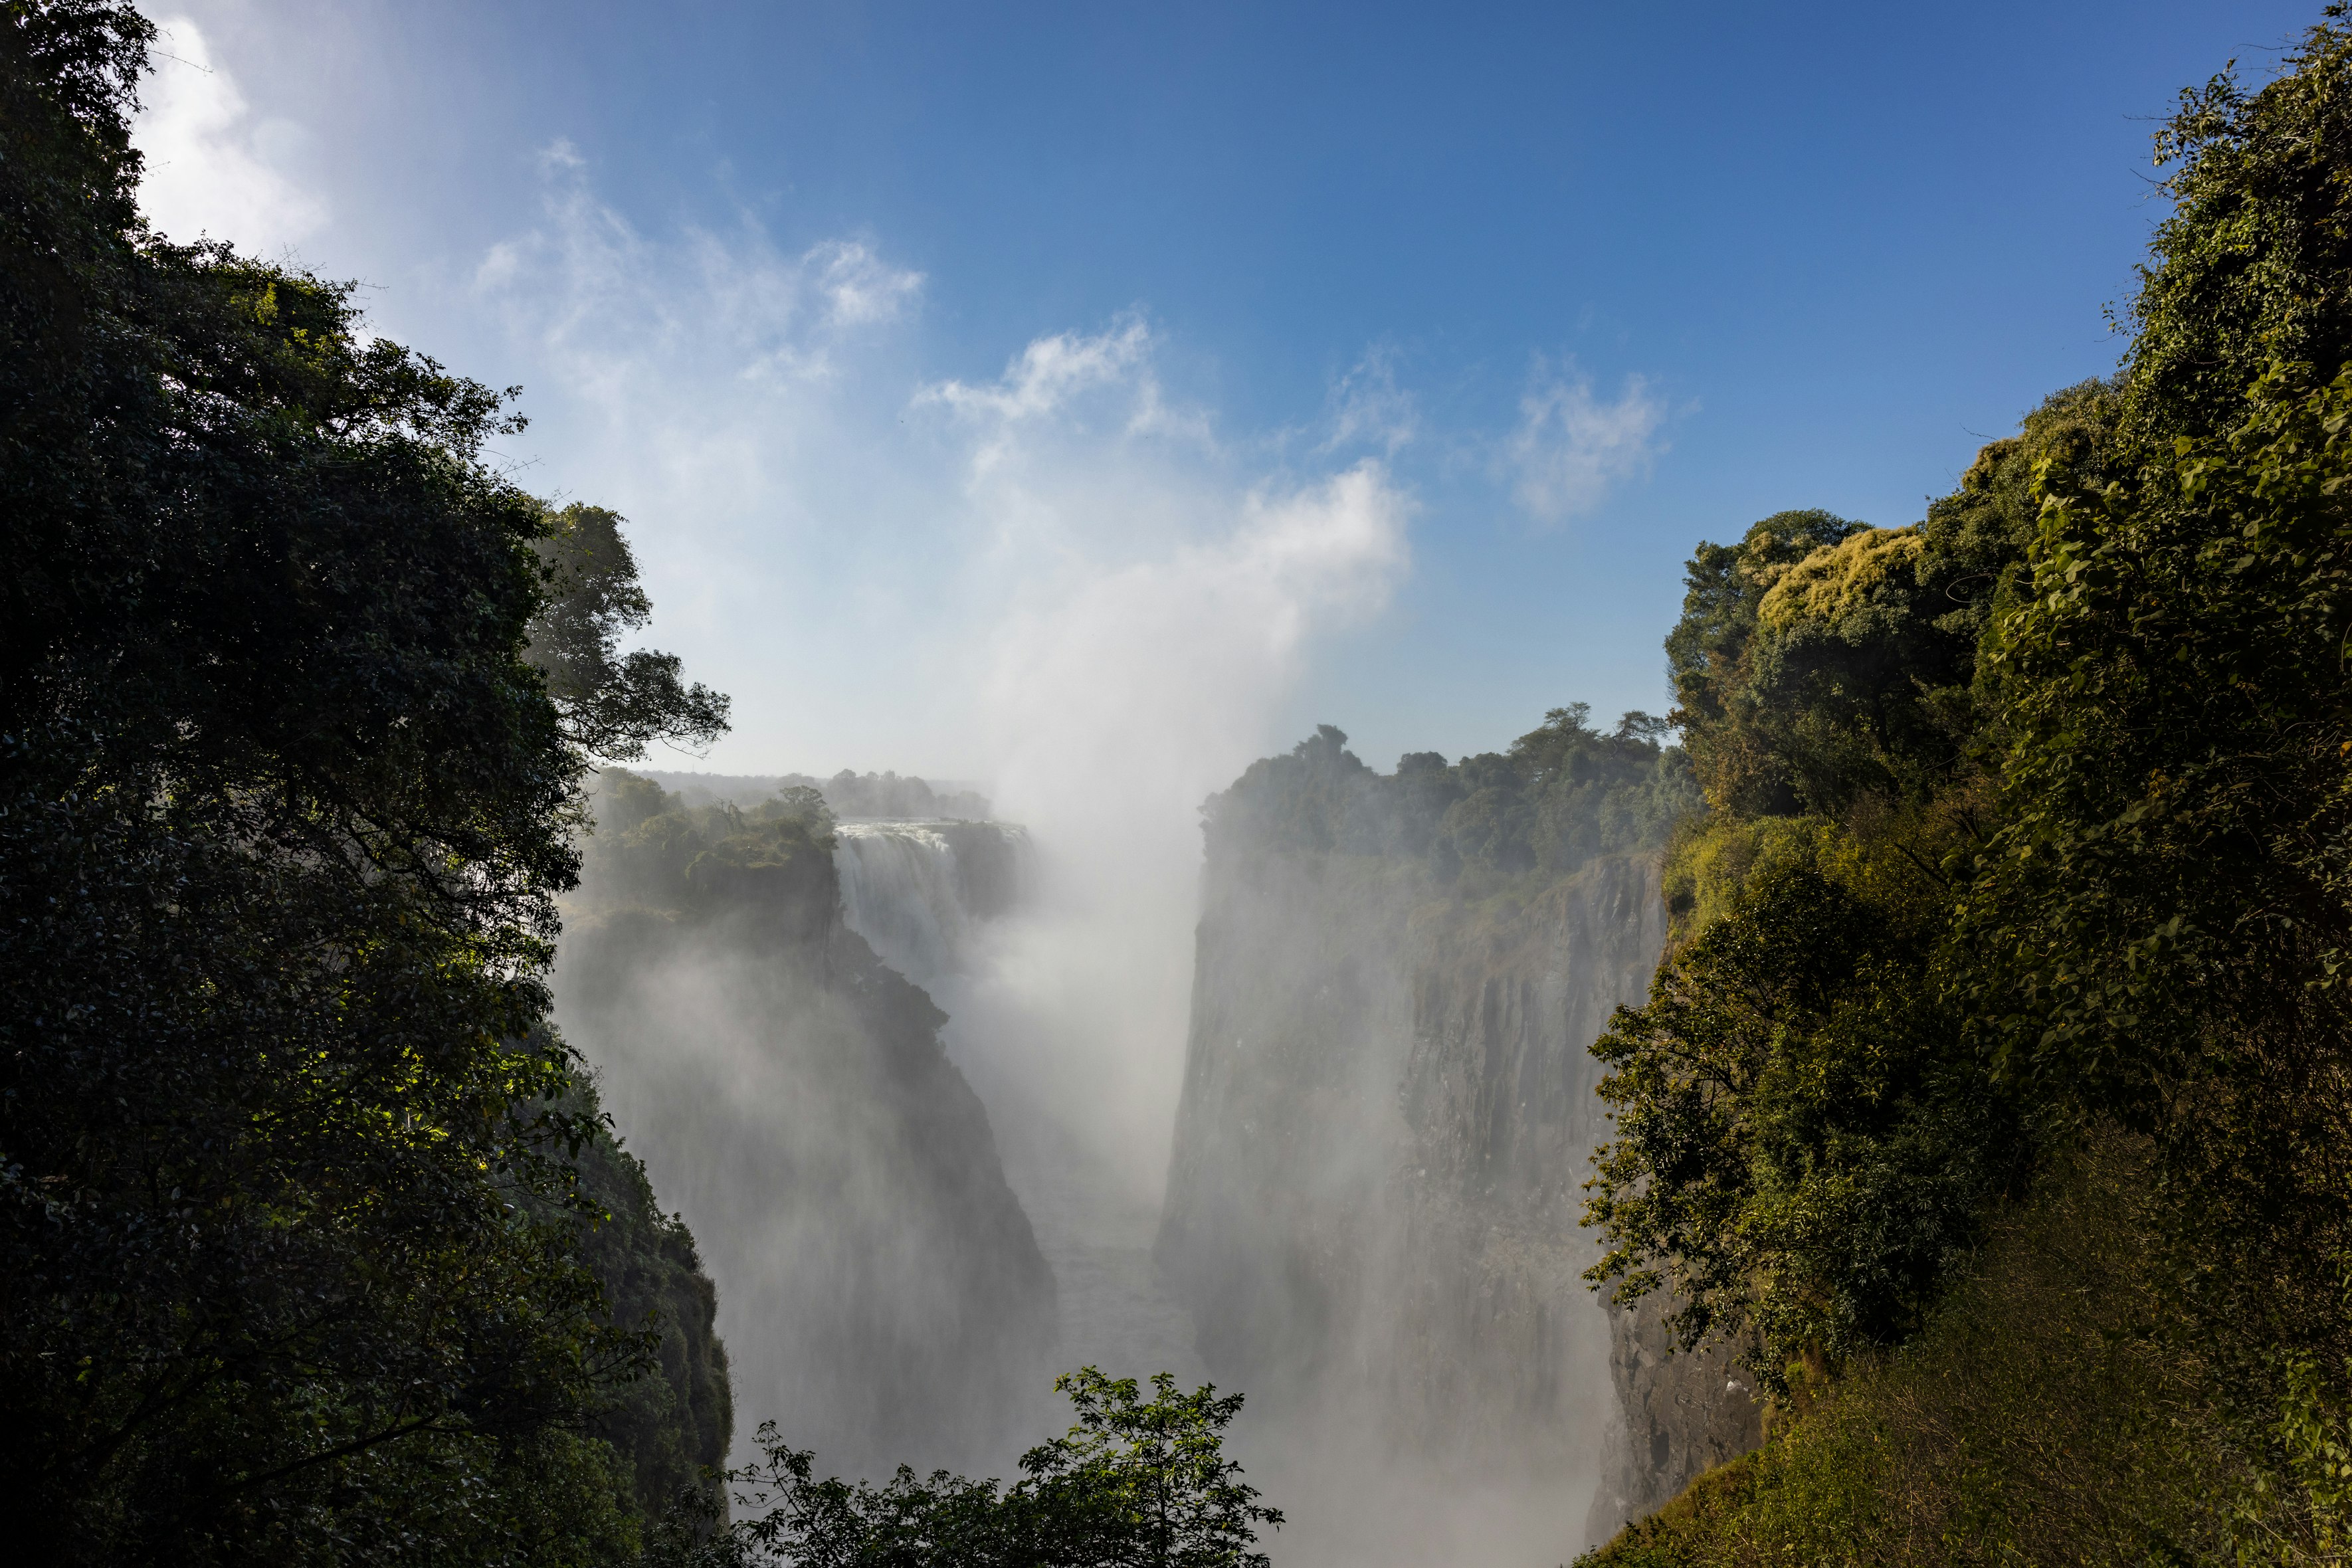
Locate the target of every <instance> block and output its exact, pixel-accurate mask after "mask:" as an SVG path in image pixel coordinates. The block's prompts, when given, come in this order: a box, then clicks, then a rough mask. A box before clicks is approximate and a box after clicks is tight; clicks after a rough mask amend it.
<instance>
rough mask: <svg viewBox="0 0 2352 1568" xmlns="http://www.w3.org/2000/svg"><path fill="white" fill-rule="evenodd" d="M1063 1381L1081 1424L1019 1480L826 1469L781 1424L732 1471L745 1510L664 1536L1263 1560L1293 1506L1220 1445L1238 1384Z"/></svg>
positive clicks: (884, 1559) (1061, 1562)
mask: <svg viewBox="0 0 2352 1568" xmlns="http://www.w3.org/2000/svg"><path fill="white" fill-rule="evenodd" d="M1054 1386H1055V1388H1056V1389H1058V1390H1060V1391H1061V1392H1062V1393H1064V1394H1067V1395H1068V1396H1069V1399H1070V1402H1071V1404H1072V1405H1074V1406H1075V1407H1076V1411H1077V1416H1078V1419H1077V1424H1076V1426H1073V1427H1071V1428H1070V1431H1069V1432H1068V1434H1067V1435H1066V1436H1061V1437H1056V1438H1055V1439H1053V1440H1052V1441H1051V1442H1047V1443H1044V1444H1041V1445H1039V1446H1038V1447H1034V1448H1032V1449H1030V1450H1029V1451H1028V1452H1027V1453H1026V1454H1024V1455H1023V1456H1022V1458H1021V1479H1019V1480H1018V1481H1015V1482H1014V1483H1013V1484H1012V1485H1011V1486H1004V1485H1003V1484H1002V1483H1000V1482H997V1481H993V1480H982V1481H976V1480H969V1479H965V1478H963V1477H961V1476H953V1475H950V1474H948V1473H947V1472H945V1471H937V1472H934V1473H933V1474H931V1475H930V1476H929V1477H918V1476H917V1475H916V1474H915V1473H914V1472H913V1471H912V1470H910V1469H908V1468H905V1467H903V1466H902V1467H900V1468H899V1470H898V1474H897V1475H896V1476H894V1477H893V1478H892V1479H890V1480H889V1481H887V1482H886V1483H885V1484H883V1485H881V1486H878V1487H877V1486H873V1485H870V1484H866V1483H852V1482H848V1481H844V1480H840V1479H825V1480H818V1479H815V1468H814V1465H815V1461H814V1456H813V1455H810V1454H808V1453H806V1452H803V1451H798V1450H795V1449H793V1448H792V1447H788V1446H786V1445H785V1444H784V1443H783V1442H782V1440H781V1439H780V1438H779V1437H778V1436H777V1435H776V1430H775V1427H774V1425H773V1424H772V1423H771V1424H768V1425H766V1426H761V1429H760V1447H761V1462H760V1463H758V1464H756V1465H753V1466H751V1467H748V1468H744V1469H742V1470H738V1471H735V1472H732V1474H731V1475H730V1479H731V1480H732V1481H733V1482H734V1484H735V1486H736V1487H737V1488H738V1491H737V1492H736V1496H735V1503H736V1507H737V1509H738V1510H740V1513H739V1517H738V1518H737V1519H735V1520H734V1521H732V1522H731V1523H730V1524H728V1525H726V1526H724V1527H723V1528H721V1529H719V1530H718V1531H716V1532H715V1533H713V1534H712V1535H711V1536H710V1537H709V1539H708V1540H706V1541H702V1542H695V1541H694V1540H693V1539H692V1533H691V1531H684V1530H677V1526H675V1525H674V1526H673V1529H674V1530H677V1533H675V1534H674V1535H673V1536H672V1537H671V1538H670V1540H669V1541H667V1542H665V1543H663V1546H662V1549H661V1550H662V1551H663V1552H668V1553H670V1554H671V1557H670V1560H671V1561H683V1562H686V1563H692V1564H694V1565H695V1568H752V1565H755V1564H761V1563H777V1564H793V1565H795V1568H820V1565H823V1568H848V1565H850V1564H856V1565H860V1568H896V1565H905V1568H917V1565H919V1568H998V1565H1002V1568H1016V1565H1017V1568H1114V1565H1117V1568H1130V1565H1131V1568H1146V1565H1150V1568H1265V1564H1266V1563H1267V1558H1266V1556H1265V1553H1264V1552H1255V1551H1253V1550H1251V1548H1252V1547H1253V1546H1254V1545H1255V1543H1256V1541H1257V1531H1258V1528H1259V1527H1261V1526H1269V1525H1270V1526H1273V1527H1276V1528H1277V1529H1278V1528H1280V1526H1281V1524H1282V1514H1281V1512H1280V1511H1279V1510H1275V1509H1270V1508H1265V1507H1262V1506H1260V1505H1259V1503H1258V1500H1257V1498H1258V1493H1257V1490H1256V1489H1255V1488H1254V1487H1251V1486H1249V1485H1248V1484H1247V1483H1246V1482H1244V1481H1243V1480H1242V1479H1241V1467H1240V1466H1239V1465H1238V1464H1236V1463H1235V1462H1234V1461H1233V1460H1231V1459H1228V1458H1225V1457H1224V1429H1225V1427H1226V1426H1228V1425H1230V1424H1231V1423H1232V1421H1233V1418H1234V1415H1237V1414H1238V1413H1239V1412H1240V1410H1241V1405H1242V1397H1241V1395H1239V1394H1226V1395H1224V1396H1223V1397H1219V1396H1218V1394H1217V1393H1216V1390H1215V1389H1213V1388H1211V1387H1205V1386H1204V1387H1202V1388H1199V1389H1196V1390H1194V1391H1193V1392H1192V1393H1190V1394H1185V1393H1182V1392H1180V1391H1179V1390H1178V1389H1177V1387H1176V1380H1175V1379H1174V1378H1173V1377H1172V1376H1171V1375H1170V1374H1168V1373H1160V1374H1158V1375H1157V1376H1155V1377H1154V1378H1152V1380H1151V1389H1152V1397H1150V1398H1149V1399H1146V1398H1145V1397H1144V1396H1143V1394H1142V1391H1141V1389H1140V1388H1139V1386H1138V1385H1137V1384H1136V1382H1135V1380H1134V1379H1132V1378H1116V1379H1115V1378H1109V1377H1106V1376H1104V1375H1103V1373H1100V1372H1097V1370H1096V1369H1094V1368H1093V1367H1087V1368H1085V1369H1083V1370H1081V1371H1079V1372H1076V1373H1066V1374H1065V1375H1063V1376H1061V1377H1058V1378H1056V1379H1055V1382H1054ZM752 1510H763V1511H752ZM650 1561H651V1562H654V1563H659V1562H661V1561H662V1557H661V1555H660V1553H659V1552H656V1554H654V1555H653V1556H652V1557H651V1558H650Z"/></svg>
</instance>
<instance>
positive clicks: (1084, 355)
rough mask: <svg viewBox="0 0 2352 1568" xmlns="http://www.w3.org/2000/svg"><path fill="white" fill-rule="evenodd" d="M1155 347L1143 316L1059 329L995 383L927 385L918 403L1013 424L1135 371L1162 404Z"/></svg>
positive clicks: (1023, 354) (1036, 343)
mask: <svg viewBox="0 0 2352 1568" xmlns="http://www.w3.org/2000/svg"><path fill="white" fill-rule="evenodd" d="M1150 348H1151V331H1150V328H1149V327H1147V326H1145V325H1144V324H1143V322H1142V321H1140V320H1135V319H1130V320H1129V321H1124V322H1122V323H1121V324H1120V325H1119V326H1118V328H1117V329H1115V330H1114V331H1108V332H1103V333H1100V334H1098V335H1097V336H1093V337H1087V336H1084V335H1082V334H1079V333H1076V332H1057V333H1055V334H1054V335H1053V336H1052V337H1045V338H1038V339H1035V340H1034V341H1033V342H1031V343H1030V344H1029V346H1028V347H1027V348H1024V349H1023V350H1022V351H1021V353H1018V354H1017V355H1015V356H1014V357H1013V363H1011V364H1009V365H1007V366H1006V367H1005V371H1004V374H1003V376H1002V377H1000V378H999V379H998V380H997V381H996V382H995V383H993V384H991V385H987V386H971V385H968V384H965V383H963V382H961V381H942V382H940V383H937V384H934V385H930V386H927V387H925V388H923V390H922V391H921V393H920V394H919V395H918V398H917V401H918V402H921V403H938V404H944V405H946V406H948V407H949V408H951V409H953V410H954V411H955V412H956V413H958V414H960V415H962V416H965V417H966V418H971V419H986V418H991V417H992V418H994V419H997V420H1001V421H1003V422H1004V423H1006V424H1013V423H1016V422H1019V421H1023V420H1028V419H1036V418H1042V417H1044V416H1048V415H1052V414H1055V413H1058V412H1059V411H1061V410H1062V409H1063V408H1064V407H1066V405H1068V403H1069V401H1070V399H1071V398H1072V397H1073V396H1075V395H1077V394H1079V393H1082V392H1085V391H1087V390H1089V389H1091V388H1096V387H1101V386H1107V385H1110V384H1115V383H1118V382H1119V381H1121V380H1124V379H1126V378H1128V377H1129V376H1130V375H1133V376H1134V377H1135V385H1136V387H1137V389H1138V390H1139V391H1140V392H1141V393H1142V394H1143V395H1144V396H1145V397H1146V398H1148V399H1149V400H1150V401H1151V402H1153V403H1156V402H1157V401H1158V396H1159V389H1158V384H1157V382H1156V381H1154V380H1153V378H1152V376H1151V374H1150V365H1149V363H1148V359H1147V356H1148V354H1149V353H1150Z"/></svg>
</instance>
